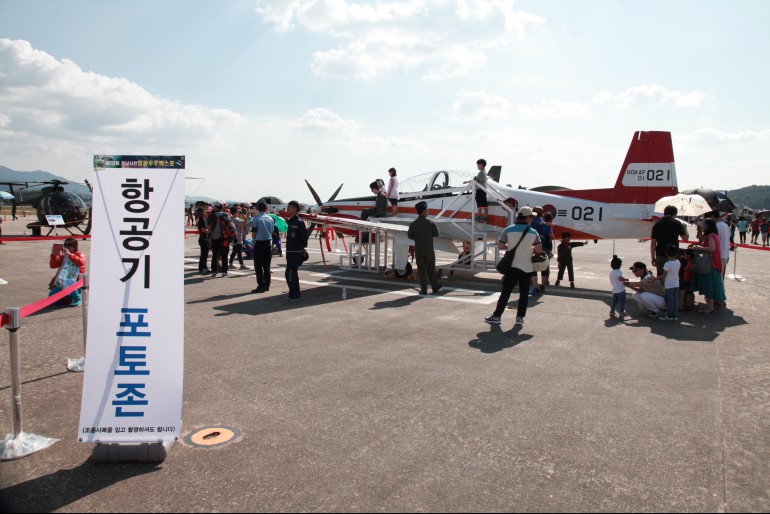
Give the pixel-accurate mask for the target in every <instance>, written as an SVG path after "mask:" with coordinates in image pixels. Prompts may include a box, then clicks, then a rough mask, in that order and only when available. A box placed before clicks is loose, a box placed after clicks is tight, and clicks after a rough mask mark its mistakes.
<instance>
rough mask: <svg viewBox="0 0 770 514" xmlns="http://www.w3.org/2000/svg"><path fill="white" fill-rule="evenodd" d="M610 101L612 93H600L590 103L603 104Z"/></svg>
mask: <svg viewBox="0 0 770 514" xmlns="http://www.w3.org/2000/svg"><path fill="white" fill-rule="evenodd" d="M610 100H612V93H610V92H609V91H602V92H601V93H597V94H595V95H594V98H593V100H592V101H593V103H595V104H604V103H607V102H609V101H610Z"/></svg>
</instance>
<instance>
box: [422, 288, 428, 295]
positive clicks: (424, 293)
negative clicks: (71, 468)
mask: <svg viewBox="0 0 770 514" xmlns="http://www.w3.org/2000/svg"><path fill="white" fill-rule="evenodd" d="M427 295H428V290H427V289H420V296H427Z"/></svg>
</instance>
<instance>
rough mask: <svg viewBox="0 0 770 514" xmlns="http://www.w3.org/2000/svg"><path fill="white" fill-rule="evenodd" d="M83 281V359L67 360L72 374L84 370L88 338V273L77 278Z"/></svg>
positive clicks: (81, 293) (81, 292)
mask: <svg viewBox="0 0 770 514" xmlns="http://www.w3.org/2000/svg"><path fill="white" fill-rule="evenodd" d="M78 278H79V279H80V280H82V281H83V287H81V288H80V289H81V291H80V301H81V305H82V309H83V357H81V358H79V359H67V369H68V370H69V371H74V372H82V371H85V369H86V357H85V354H86V340H87V336H88V289H89V287H90V286H89V284H90V281H89V278H88V273H81V274H80V276H79V277H78Z"/></svg>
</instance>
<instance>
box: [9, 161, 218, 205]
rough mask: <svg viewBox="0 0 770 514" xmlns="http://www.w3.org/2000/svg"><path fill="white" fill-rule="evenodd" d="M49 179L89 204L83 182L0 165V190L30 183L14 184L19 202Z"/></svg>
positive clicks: (191, 198)
mask: <svg viewBox="0 0 770 514" xmlns="http://www.w3.org/2000/svg"><path fill="white" fill-rule="evenodd" d="M84 179H85V177H84ZM51 180H59V181H61V182H67V183H68V184H67V185H65V186H62V187H64V190H65V191H67V192H69V193H75V194H76V195H78V196H79V197H81V198H82V199H83V200H84V201H85V202H86V204H88V205H90V204H91V191H90V190H89V189H88V186H86V185H85V184H83V183H78V182H73V181H71V180H69V179H66V178H64V177H60V176H58V175H54V174H53V173H50V172H48V171H41V170H37V171H16V170H12V169H11V168H8V167H6V166H0V191H10V187H8V186H7V185H4V184H2V182H14V183H30V186H31V187H30V188H29V189H21V188H20V187H16V186H14V193H15V196H16V198H17V200H19V201H20V202H21V201H23V202H27V201H31V200H33V199H35V198H37V197H39V196H40V191H41V189H42V188H43V187H44V186H37V187H35V186H32V183H33V182H48V181H51ZM22 187H23V186H22ZM184 201H185V204H187V205H189V204H191V203H195V202H197V201H203V202H207V203H214V202H215V201H216V200H215V199H214V198H209V197H207V196H185V200H184Z"/></svg>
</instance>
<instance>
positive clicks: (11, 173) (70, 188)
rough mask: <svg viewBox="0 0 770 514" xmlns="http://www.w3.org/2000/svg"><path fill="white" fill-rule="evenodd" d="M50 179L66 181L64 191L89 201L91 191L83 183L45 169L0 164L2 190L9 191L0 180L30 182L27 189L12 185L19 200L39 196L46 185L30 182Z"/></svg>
mask: <svg viewBox="0 0 770 514" xmlns="http://www.w3.org/2000/svg"><path fill="white" fill-rule="evenodd" d="M50 180H58V181H61V182H67V183H68V184H67V185H65V186H62V187H64V190H65V191H67V192H69V193H75V194H76V195H78V196H79V197H81V198H82V199H83V200H85V201H86V203H90V201H91V191H90V190H89V189H88V186H86V185H85V184H83V183H78V182H73V181H71V180H68V179H66V178H64V177H59V176H57V175H54V174H53V173H49V172H47V171H41V170H38V171H16V170H12V169H11V168H6V167H5V166H0V189H2V190H3V191H9V190H10V187H8V186H6V185H5V184H1V182H15V183H20V182H24V183H30V187H29V188H28V189H26V188H25V189H21V188H20V187H16V186H14V193H15V195H16V198H17V199H18V200H19V201H25V200H26V199H27V198H29V199H31V198H33V197H38V196H40V194H39V192H40V190H41V189H42V188H43V187H45V186H46V185H47V184H44V185H42V186H34V185H32V182H48V181H50Z"/></svg>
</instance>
